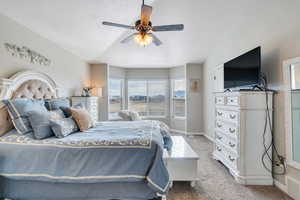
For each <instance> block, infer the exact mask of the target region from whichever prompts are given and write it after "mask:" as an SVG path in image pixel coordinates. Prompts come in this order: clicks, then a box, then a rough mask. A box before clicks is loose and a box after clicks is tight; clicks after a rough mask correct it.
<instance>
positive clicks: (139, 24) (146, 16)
mask: <svg viewBox="0 0 300 200" xmlns="http://www.w3.org/2000/svg"><path fill="white" fill-rule="evenodd" d="M151 14H152V7H151V6H149V5H146V4H145V3H144V0H143V4H142V12H141V19H139V20H137V21H136V22H135V26H130V25H124V24H117V23H112V22H105V21H104V22H102V24H103V25H106V26H114V27H119V28H126V29H131V30H136V31H137V33H133V34H131V35H130V36H128V37H126V38H125V39H123V40H122V41H121V43H127V42H129V41H131V40H133V39H134V40H135V41H136V42H137V43H138V44H140V45H142V46H147V45H149V44H151V43H152V42H153V43H154V44H155V45H156V46H160V45H161V44H162V42H161V41H160V40H159V39H158V38H157V37H156V36H155V35H154V34H153V33H152V32H160V31H182V30H183V29H184V25H183V24H173V25H163V26H152V22H151V21H150V17H151Z"/></svg>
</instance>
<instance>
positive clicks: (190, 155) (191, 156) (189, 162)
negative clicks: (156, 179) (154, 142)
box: [164, 136, 199, 187]
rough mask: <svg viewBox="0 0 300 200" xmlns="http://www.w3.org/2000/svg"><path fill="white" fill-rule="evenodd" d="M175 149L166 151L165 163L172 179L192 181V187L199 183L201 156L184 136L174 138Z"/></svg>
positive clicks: (172, 180)
mask: <svg viewBox="0 0 300 200" xmlns="http://www.w3.org/2000/svg"><path fill="white" fill-rule="evenodd" d="M172 140H173V147H172V150H171V151H170V152H167V151H166V150H165V152H164V161H165V164H166V167H167V169H168V172H169V174H170V179H171V187H172V186H173V182H174V181H190V182H191V187H194V186H195V185H196V181H198V160H199V156H198V155H197V154H196V153H195V152H194V150H193V149H192V148H191V146H190V145H189V144H188V143H187V142H186V141H185V139H184V138H183V137H182V136H172Z"/></svg>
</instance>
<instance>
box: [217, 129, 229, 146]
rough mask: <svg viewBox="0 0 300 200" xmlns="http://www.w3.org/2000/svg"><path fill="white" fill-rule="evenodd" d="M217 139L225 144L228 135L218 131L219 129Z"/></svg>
mask: <svg viewBox="0 0 300 200" xmlns="http://www.w3.org/2000/svg"><path fill="white" fill-rule="evenodd" d="M215 140H216V141H217V142H221V143H223V144H226V143H227V137H226V136H225V135H224V134H222V133H220V132H217V131H216V132H215Z"/></svg>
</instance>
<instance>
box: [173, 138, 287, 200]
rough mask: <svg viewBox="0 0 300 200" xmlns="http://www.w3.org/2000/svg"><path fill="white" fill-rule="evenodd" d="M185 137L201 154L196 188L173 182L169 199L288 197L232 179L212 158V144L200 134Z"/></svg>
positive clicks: (267, 199) (269, 199) (272, 199)
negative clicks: (241, 183)
mask: <svg viewBox="0 0 300 200" xmlns="http://www.w3.org/2000/svg"><path fill="white" fill-rule="evenodd" d="M186 140H187V141H188V143H189V144H190V145H191V146H192V148H193V149H194V151H195V152H197V153H198V155H199V156H200V160H199V163H198V166H199V167H198V174H199V181H198V183H197V186H196V187H195V188H191V187H190V185H189V183H184V182H175V183H174V186H173V188H172V189H171V190H170V193H169V195H168V198H167V199H168V200H291V198H289V197H287V196H286V195H285V194H284V193H282V192H281V191H280V190H278V189H277V188H275V187H271V186H243V185H239V184H238V183H236V182H235V181H234V179H233V178H232V176H231V175H230V174H229V172H228V171H227V169H226V168H225V167H224V166H223V165H222V164H221V163H219V162H217V161H215V160H213V159H212V156H211V154H212V148H213V146H212V143H211V142H210V141H209V140H207V139H206V138H205V137H203V136H195V137H187V138H186Z"/></svg>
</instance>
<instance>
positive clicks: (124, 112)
mask: <svg viewBox="0 0 300 200" xmlns="http://www.w3.org/2000/svg"><path fill="white" fill-rule="evenodd" d="M119 116H120V117H121V118H122V120H124V121H131V116H130V114H129V110H121V111H119Z"/></svg>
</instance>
